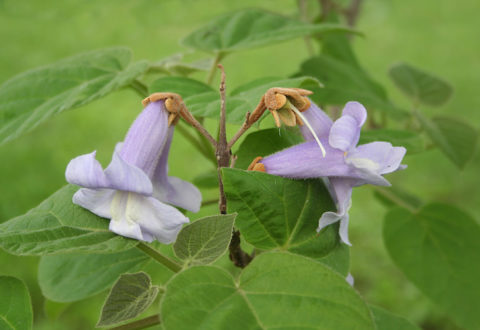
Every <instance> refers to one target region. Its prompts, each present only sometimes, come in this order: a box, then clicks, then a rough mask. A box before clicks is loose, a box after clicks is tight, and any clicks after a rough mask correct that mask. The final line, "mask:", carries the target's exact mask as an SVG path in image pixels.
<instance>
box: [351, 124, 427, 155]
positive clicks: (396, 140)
mask: <svg viewBox="0 0 480 330" xmlns="http://www.w3.org/2000/svg"><path fill="white" fill-rule="evenodd" d="M374 141H386V142H390V143H391V144H392V145H394V146H402V147H405V148H406V149H407V154H416V153H419V152H422V151H424V150H425V143H424V141H423V139H422V138H421V136H420V135H419V134H418V133H415V132H411V131H406V130H395V129H388V128H381V129H374V130H368V131H362V134H361V135H360V144H364V143H370V142H374Z"/></svg>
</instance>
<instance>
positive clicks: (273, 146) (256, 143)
mask: <svg viewBox="0 0 480 330" xmlns="http://www.w3.org/2000/svg"><path fill="white" fill-rule="evenodd" d="M301 142H304V139H303V137H302V135H300V132H299V131H298V129H297V128H295V129H291V128H285V127H282V128H269V129H264V130H260V131H256V132H253V133H250V134H248V135H247V137H246V138H245V140H243V142H242V144H241V145H240V147H239V148H238V151H237V152H236V153H235V154H236V156H237V160H236V162H235V167H237V168H241V169H244V170H246V169H247V167H248V165H250V163H251V162H252V161H253V160H254V159H255V158H256V157H258V156H262V157H265V156H268V155H271V154H273V153H275V152H277V151H279V150H282V149H284V148H288V147H290V146H292V145H294V144H298V143H301Z"/></svg>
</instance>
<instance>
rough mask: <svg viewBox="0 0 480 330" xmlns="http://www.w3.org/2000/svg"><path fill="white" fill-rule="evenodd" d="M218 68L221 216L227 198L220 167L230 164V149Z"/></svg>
mask: <svg viewBox="0 0 480 330" xmlns="http://www.w3.org/2000/svg"><path fill="white" fill-rule="evenodd" d="M218 67H219V68H220V70H222V80H221V82H220V99H221V102H220V123H219V131H218V141H217V147H216V149H215V155H216V156H217V164H218V185H219V188H220V200H219V202H218V207H219V209H220V213H221V214H226V213H227V198H226V197H225V191H224V189H223V182H222V167H228V165H229V163H230V149H229V148H228V143H227V132H226V109H225V70H224V68H223V65H221V64H219V65H218Z"/></svg>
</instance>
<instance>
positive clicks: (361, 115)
mask: <svg viewBox="0 0 480 330" xmlns="http://www.w3.org/2000/svg"><path fill="white" fill-rule="evenodd" d="M345 115H347V116H351V117H353V118H355V120H356V121H357V123H358V126H359V127H362V126H363V124H364V123H365V120H366V119H367V110H366V109H365V107H364V106H363V105H362V104H360V103H358V102H355V101H352V102H348V103H347V104H346V105H345V107H344V108H343V111H342V116H345Z"/></svg>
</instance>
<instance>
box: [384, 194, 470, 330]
mask: <svg viewBox="0 0 480 330" xmlns="http://www.w3.org/2000/svg"><path fill="white" fill-rule="evenodd" d="M383 237H384V241H385V246H386V247H387V250H388V252H389V254H390V256H391V257H392V259H393V261H394V262H395V263H396V265H397V266H398V267H399V268H400V269H401V270H402V271H403V272H404V273H405V275H406V276H407V278H408V279H409V280H410V281H412V282H413V283H414V284H415V285H416V286H417V287H418V288H419V289H420V290H421V291H423V293H424V294H425V295H427V296H428V297H430V298H431V299H432V301H434V302H435V303H437V304H438V305H440V306H441V307H442V308H443V309H444V310H445V312H446V313H448V314H449V315H451V316H452V318H453V319H454V320H455V321H456V322H457V323H458V324H459V325H460V326H463V327H465V328H467V329H479V328H480V309H479V305H478V293H479V292H480V282H479V281H478V278H479V275H480V263H478V262H475V260H478V256H479V255H480V225H479V224H478V223H477V222H476V221H475V220H474V219H473V218H471V217H470V216H469V215H468V214H466V213H464V212H463V211H461V210H459V209H457V208H455V207H453V206H449V205H445V204H439V203H437V204H429V205H427V206H425V207H423V208H422V209H421V210H420V211H418V213H411V212H409V211H407V210H406V209H401V208H394V209H392V210H391V211H390V212H389V213H388V214H387V215H386V217H385V224H384V230H383Z"/></svg>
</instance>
